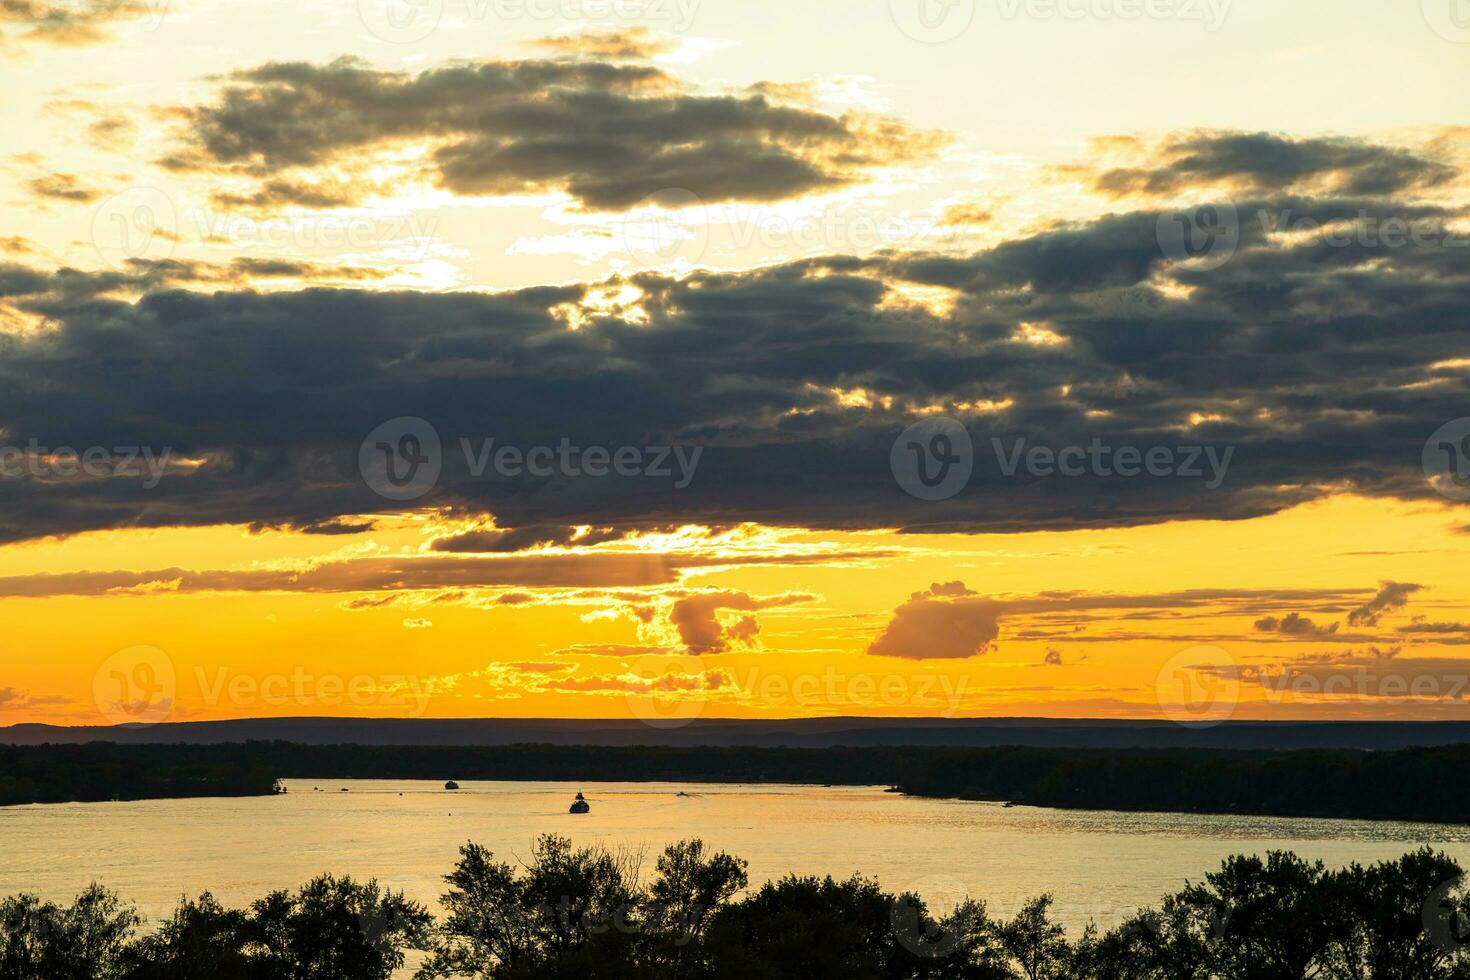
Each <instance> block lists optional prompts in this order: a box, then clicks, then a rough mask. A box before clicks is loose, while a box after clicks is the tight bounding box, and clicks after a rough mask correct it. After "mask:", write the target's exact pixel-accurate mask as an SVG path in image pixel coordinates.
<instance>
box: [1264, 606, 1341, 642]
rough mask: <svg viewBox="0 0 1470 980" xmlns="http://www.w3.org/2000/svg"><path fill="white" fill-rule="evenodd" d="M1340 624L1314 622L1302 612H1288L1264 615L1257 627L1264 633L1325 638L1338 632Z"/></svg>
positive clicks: (1305, 637)
mask: <svg viewBox="0 0 1470 980" xmlns="http://www.w3.org/2000/svg"><path fill="white" fill-rule="evenodd" d="M1338 625H1339V624H1337V623H1332V624H1331V625H1327V626H1322V625H1318V624H1317V623H1314V622H1312V620H1310V619H1308V618H1307V617H1306V616H1303V615H1302V614H1301V613H1295V612H1291V613H1287V614H1286V615H1285V616H1263V617H1261V618H1260V619H1258V620H1256V622H1255V627H1256V629H1258V630H1260V631H1261V632H1262V633H1281V634H1283V635H1285V636H1294V637H1300V638H1304V639H1324V638H1327V637H1331V636H1332V635H1333V634H1334V633H1336V632H1337V627H1338Z"/></svg>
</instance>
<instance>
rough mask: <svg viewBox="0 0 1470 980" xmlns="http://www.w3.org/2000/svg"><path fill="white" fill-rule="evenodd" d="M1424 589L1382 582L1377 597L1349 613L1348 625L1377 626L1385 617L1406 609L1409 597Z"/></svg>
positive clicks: (1420, 586)
mask: <svg viewBox="0 0 1470 980" xmlns="http://www.w3.org/2000/svg"><path fill="white" fill-rule="evenodd" d="M1422 588H1424V586H1422V585H1414V584H1412V583H1409V582H1380V583H1379V589H1378V594H1377V595H1375V596H1374V597H1373V598H1371V599H1369V600H1368V601H1367V602H1365V603H1363V604H1362V605H1361V606H1359V607H1358V608H1356V609H1354V610H1353V611H1352V612H1350V613H1348V618H1347V621H1348V625H1349V626H1377V625H1378V621H1379V620H1380V619H1382V618H1383V617H1384V616H1386V615H1388V614H1389V613H1391V612H1394V611H1396V610H1399V609H1402V608H1404V606H1405V605H1407V604H1408V602H1409V596H1410V595H1411V594H1413V593H1415V592H1418V591H1419V590H1420V589H1422Z"/></svg>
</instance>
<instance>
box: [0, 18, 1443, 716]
mask: <svg viewBox="0 0 1470 980" xmlns="http://www.w3.org/2000/svg"><path fill="white" fill-rule="evenodd" d="M1458 2H1460V0H1444V2H1443V3H1441V2H1440V0H1424V2H1423V3H1422V4H1421V3H1420V2H1419V0H1412V2H1406V3H1395V4H1384V3H1381V2H1376V0H1344V2H1338V3H1333V4H1330V5H1328V4H1322V3H1315V2H1305V0H1293V2H1280V0H1137V2H1130V0H1070V2H1069V0H1056V2H1053V3H1048V2H1046V0H993V2H981V3H970V2H967V0H959V2H952V3H940V2H938V0H923V2H922V3H921V2H920V0H912V2H911V0H891V2H890V0H868V2H835V0H832V2H827V0H822V2H814V3H771V2H765V0H754V2H740V3H735V2H725V0H720V2H715V0H625V2H613V0H606V2H603V3H598V2H595V0H582V2H574V0H498V2H490V0H483V2H482V0H417V2H412V3H410V2H408V0H313V2H310V3H301V2H296V3H285V2H276V0H259V2H252V3H248V4H214V3H208V2H205V0H166V2H165V0H158V2H153V0H69V2H64V0H50V2H47V0H0V36H3V40H0V75H3V79H4V82H3V86H0V93H3V95H0V121H3V123H4V132H5V133H6V138H5V140H6V141H5V147H4V154H3V157H0V195H3V199H4V200H5V202H6V222H5V225H4V227H3V228H0V375H3V377H0V381H3V384H0V508H3V510H0V514H3V515H4V516H3V517H0V612H3V613H4V615H5V617H6V618H5V625H6V628H5V630H4V634H3V641H0V643H3V646H0V649H3V651H4V653H3V663H4V668H5V669H4V675H3V677H0V724H15V723H22V722H47V723H57V724H113V723H121V722H158V721H164V720H169V721H188V720H208V719H225V718H241V717H258V716H296V715H342V716H365V717H404V716H414V717H454V718H458V717H567V718H643V719H646V720H649V721H651V722H653V723H655V724H669V723H677V722H679V721H681V720H686V719H690V718H695V717H706V718H716V717H751V718H781V717H798V716H802V717H805V716H823V715H874V716H942V717H971V716H973V717H995V716H1042V717H1066V718H1091V717H1097V718H1148V719H1158V718H1165V719H1173V720H1176V721H1183V722H1187V723H1201V722H1205V723H1208V722H1212V721H1219V720H1223V719H1225V718H1227V717H1228V718H1236V719H1246V718H1267V719H1288V718H1313V719H1325V718H1377V719H1383V718H1403V719H1424V720H1440V719H1462V718H1465V717H1466V716H1467V711H1466V707H1465V704H1466V702H1465V696H1466V694H1467V692H1470V657H1467V656H1466V644H1467V643H1470V584H1467V581H1466V579H1467V577H1466V575H1465V568H1466V567H1467V564H1466V563H1467V559H1470V503H1467V501H1470V486H1466V480H1465V479H1462V478H1464V477H1470V418H1467V417H1470V391H1467V387H1466V379H1467V372H1470V221H1467V211H1466V208H1467V204H1470V176H1467V170H1466V166H1467V163H1470V127H1467V126H1466V125H1465V124H1464V123H1465V119H1466V108H1467V104H1466V96H1465V92H1466V91H1467V87H1466V84H1465V83H1466V80H1467V69H1470V27H1463V26H1461V25H1462V24H1464V23H1470V21H1466V20H1464V19H1463V18H1461V19H1456V14H1457V10H1458V8H1457V7H1455V4H1456V3H1458ZM915 426H917V428H915ZM936 436H938V437H942V438H940V439H939V441H936ZM491 440H493V442H492V441H491ZM957 440H958V441H957ZM962 442H968V446H965V445H961V443H962ZM538 447H542V448H541V449H538ZM565 447H571V449H572V450H575V452H574V453H573V454H572V455H571V456H568V455H567V453H568V451H569V450H568V449H566V448H565ZM590 447H597V448H596V449H595V450H594V452H593V453H592V454H590V455H588V454H586V452H585V451H586V450H587V449H589V448H590ZM1069 447H1073V448H1074V449H1075V451H1073V450H1072V449H1069ZM1089 447H1096V448H1094V449H1089ZM507 448H508V449H509V450H511V455H509V456H504V455H500V453H502V452H503V451H504V450H506V449H507ZM1038 448H1040V449H1041V450H1042V451H1043V452H1042V454H1041V455H1039V456H1036V455H1031V451H1033V450H1036V449H1038ZM620 451H621V452H622V455H621V456H620V455H619V453H620ZM599 453H600V454H601V457H602V458H601V460H600V465H599V458H598V454H599ZM914 453H917V454H918V455H911V454H914ZM1129 453H1132V454H1133V457H1132V462H1131V466H1132V468H1133V469H1135V470H1137V472H1132V473H1130V470H1129V468H1130V463H1129V455H1128V454H1129ZM1150 453H1153V455H1152V456H1150ZM951 454H956V455H955V456H954V462H955V463H957V464H959V466H960V470H959V471H956V472H957V473H958V475H957V476H956V477H955V482H952V483H950V484H949V485H947V486H943V487H940V488H938V489H933V488H929V487H928V486H927V485H926V484H924V483H923V481H922V479H919V478H918V476H916V473H917V474H919V475H921V476H923V475H928V474H929V473H930V472H935V473H938V472H941V471H940V470H938V469H932V470H931V469H930V467H939V466H940V465H941V464H942V463H943V460H942V459H941V457H948V456H949V455H951ZM1069 454H1070V455H1069ZM533 458H534V459H537V460H539V463H540V464H544V466H545V469H544V470H543V469H541V468H540V466H539V465H532V459H533ZM1064 458H1065V459H1067V460H1070V461H1071V463H1070V464H1068V465H1061V461H1062V460H1063V459H1064ZM569 459H570V460H571V462H570V463H569V462H568V460H569ZM1150 459H1151V460H1153V463H1148V464H1146V463H1145V461H1147V460H1150ZM619 460H621V461H622V462H621V463H620V462H619ZM415 461H417V464H418V466H419V467H426V469H421V468H413V467H412V466H411V465H410V464H414V463H415ZM916 466H917V467H919V469H918V470H915V469H914V467H916ZM400 467H410V468H409V469H402V470H400ZM385 468H386V469H385ZM410 469H411V471H412V474H413V475H414V479H415V481H417V482H414V481H410V482H409V483H408V484H407V485H406V486H400V485H399V484H398V483H395V482H394V480H393V479H392V477H396V476H398V475H399V474H400V472H403V473H408V472H410ZM602 469H605V470H607V471H608V472H606V473H605V474H601V475H599V474H598V472H597V471H598V470H602ZM620 469H626V470H627V471H626V472H620ZM589 471H593V472H589ZM942 472H946V473H947V472H950V471H949V470H943V471H942ZM916 479H918V482H917V483H916V482H915V481H916Z"/></svg>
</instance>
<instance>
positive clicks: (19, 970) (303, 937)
mask: <svg viewBox="0 0 1470 980" xmlns="http://www.w3.org/2000/svg"><path fill="white" fill-rule="evenodd" d="M642 866H643V860H642V855H640V854H637V853H634V852H629V851H626V850H612V849H608V848H605V847H601V846H596V847H581V848H578V847H574V846H573V845H572V844H571V842H570V841H568V840H567V839H566V838H563V837H557V836H552V835H548V836H544V837H541V838H540V839H539V840H538V841H537V842H536V844H535V846H534V848H533V850H532V852H531V854H530V856H529V857H528V858H527V859H525V860H524V861H519V862H514V863H512V862H509V861H504V860H500V859H498V858H497V857H496V856H495V855H494V854H492V853H491V852H489V851H487V850H485V849H484V848H483V847H481V846H479V845H477V844H474V843H468V844H466V845H465V846H464V847H463V848H461V850H460V855H459V860H458V862H457V863H456V865H455V867H454V869H453V870H452V871H451V872H450V873H449V874H448V875H446V876H445V882H446V885H447V888H446V891H445V893H444V895H443V896H442V898H441V904H442V907H443V915H442V916H440V917H438V918H436V917H434V916H432V915H431V914H430V913H429V912H428V910H427V909H426V908H425V907H423V906H422V905H420V904H418V903H416V902H414V901H412V900H410V899H408V898H406V897H405V896H404V895H403V894H402V893H401V892H393V891H391V890H387V889H384V888H382V887H381V886H380V885H379V884H378V883H377V882H376V881H368V882H366V883H360V882H355V881H353V880H352V879H351V878H337V877H333V876H330V875H328V876H323V877H320V878H317V879H315V880H313V881H311V882H308V883H307V884H305V885H303V886H302V887H301V888H299V889H296V890H294V891H289V890H283V891H276V892H272V893H270V894H268V895H266V896H264V897H263V898H260V899H258V900H256V901H255V902H253V903H251V904H250V905H249V906H247V907H244V908H227V907H225V906H224V905H222V904H221V903H219V902H218V901H216V900H215V899H214V898H213V897H212V896H211V895H209V894H207V893H206V894H204V895H201V896H199V897H198V898H196V899H190V898H185V899H183V900H182V901H181V902H180V904H179V905H178V906H177V908H176V909H175V910H174V912H173V913H172V914H171V915H170V916H169V918H168V919H166V920H165V921H163V922H162V923H161V924H160V925H159V926H158V928H156V929H154V930H153V931H151V932H147V933H146V934H145V933H143V932H142V931H141V926H142V921H141V919H140V917H139V916H138V914H137V912H136V911H135V910H134V909H133V908H132V907H131V906H127V905H125V904H124V903H123V902H122V901H121V900H120V899H119V898H118V897H117V896H116V895H114V894H112V893H111V892H109V891H107V890H106V889H104V888H102V887H100V886H98V885H93V886H91V887H89V888H88V889H87V890H86V891H84V892H83V893H82V894H81V895H80V896H78V897H77V899H76V900H75V901H74V902H73V903H71V904H70V905H68V906H59V905H56V904H54V903H50V902H43V901H41V900H40V899H38V898H36V897H35V896H32V895H18V896H14V897H11V898H8V899H5V900H3V901H0V980H388V978H389V977H391V976H392V975H394V974H395V973H396V972H399V971H402V970H403V969H404V967H405V965H406V964H407V962H408V956H409V953H410V951H419V960H420V963H419V965H418V967H417V969H416V971H415V972H414V974H413V975H414V977H415V978H417V980H438V978H454V977H462V978H465V977H467V978H485V980H532V978H566V980H573V978H575V980H655V978H657V980H670V978H671V980H724V978H730V980H745V978H750V977H761V978H768V980H787V978H790V980H827V978H832V980H838V978H841V980H852V978H859V980H1467V978H1470V952H1467V950H1466V945H1465V940H1466V936H1467V931H1466V926H1467V925H1470V896H1467V894H1466V892H1465V890H1464V889H1463V888H1462V887H1461V876H1462V872H1461V869H1460V867H1459V865H1458V864H1457V863H1456V862H1455V861H1454V860H1452V859H1451V858H1449V857H1447V856H1445V855H1444V854H1441V853H1436V852H1433V851H1431V850H1430V849H1428V848H1424V849H1421V850H1418V851H1414V852H1412V853H1409V854H1405V855H1404V856H1403V857H1401V858H1399V859H1397V860H1395V861H1386V862H1382V863H1379V864H1374V865H1371V866H1366V867H1365V866H1362V865H1358V864H1353V865H1349V866H1348V867H1346V868H1343V869H1339V870H1329V869H1327V868H1325V867H1324V866H1323V865H1322V864H1321V863H1312V862H1307V861H1304V860H1302V859H1301V858H1299V857H1297V856H1296V855H1295V854H1292V853H1290V852H1273V853H1270V854H1268V855H1267V856H1266V857H1265V858H1261V857H1257V856H1235V857H1231V858H1229V859H1227V860H1226V861H1225V862H1224V863H1223V864H1222V865H1221V867H1220V868H1219V870H1217V871H1214V872H1211V873H1208V874H1206V875H1205V876H1204V877H1203V879H1202V880H1201V881H1199V882H1198V883H1191V884H1186V885H1185V887H1184V888H1183V889H1181V890H1180V891H1178V892H1176V893H1174V894H1172V895H1168V896H1166V897H1165V898H1164V899H1163V900H1162V901H1161V903H1160V904H1159V905H1158V906H1157V907H1153V908H1149V909H1144V910H1140V911H1138V912H1137V913H1135V914H1134V915H1132V916H1131V917H1130V918H1128V919H1127V921H1125V922H1123V923H1122V924H1121V925H1119V926H1117V927H1116V928H1113V929H1110V930H1106V931H1104V930H1100V929H1097V928H1095V927H1088V928H1087V929H1086V930H1084V931H1083V932H1082V933H1081V934H1080V935H1078V936H1075V937H1070V938H1069V937H1068V936H1067V934H1066V932H1065V931H1064V929H1063V928H1062V927H1061V926H1060V925H1059V924H1057V923H1056V922H1055V920H1054V919H1053V917H1052V914H1051V908H1052V897H1051V896H1050V895H1041V896H1038V897H1036V898H1034V899H1031V900H1030V901H1028V902H1026V903H1025V904H1024V905H1023V907H1022V908H1021V909H1020V910H1019V911H1018V912H1017V913H1016V914H1015V915H1013V916H1009V917H1007V916H998V915H994V914H992V913H991V912H990V911H989V910H988V909H987V907H986V905H985V904H984V903H983V902H981V901H979V900H977V899H973V898H967V899H965V900H963V901H961V902H960V903H959V904H958V905H956V906H955V907H954V908H953V909H951V910H949V911H948V912H945V913H943V914H937V913H936V912H934V911H932V910H931V909H929V907H928V906H926V904H925V903H924V901H923V900H922V899H921V898H920V897H919V896H917V895H914V894H907V893H892V892H889V891H885V890H884V889H883V888H882V887H881V886H880V885H879V884H878V882H876V881H872V880H870V879H866V878H862V877H857V876H855V877H852V878H849V879H846V880H835V879H833V878H831V877H826V878H818V877H814V876H798V875H787V876H786V877H784V878H781V879H780V880H777V881H769V882H766V883H765V884H764V885H761V886H760V887H759V888H755V889H751V888H750V887H749V882H748V878H747V874H746V864H745V862H744V861H742V860H740V859H739V858H737V857H734V856H732V855H729V854H726V853H723V852H712V851H710V850H709V849H708V848H706V847H705V845H704V844H703V842H701V841H699V840H697V839H696V840H687V841H681V842H679V843H676V844H673V845H670V846H669V847H668V848H666V849H665V850H664V851H663V852H662V853H661V854H659V855H658V857H657V859H656V861H655V862H654V868H653V874H652V875H651V877H649V878H648V880H646V881H645V879H644V875H643V867H642Z"/></svg>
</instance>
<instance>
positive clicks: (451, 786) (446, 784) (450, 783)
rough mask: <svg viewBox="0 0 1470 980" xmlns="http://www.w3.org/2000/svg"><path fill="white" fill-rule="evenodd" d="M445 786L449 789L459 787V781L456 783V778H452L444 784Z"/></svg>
mask: <svg viewBox="0 0 1470 980" xmlns="http://www.w3.org/2000/svg"><path fill="white" fill-rule="evenodd" d="M444 788H445V789H449V790H455V789H459V783H456V782H455V781H454V780H452V779H451V780H450V781H449V782H447V783H445V784H444Z"/></svg>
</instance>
